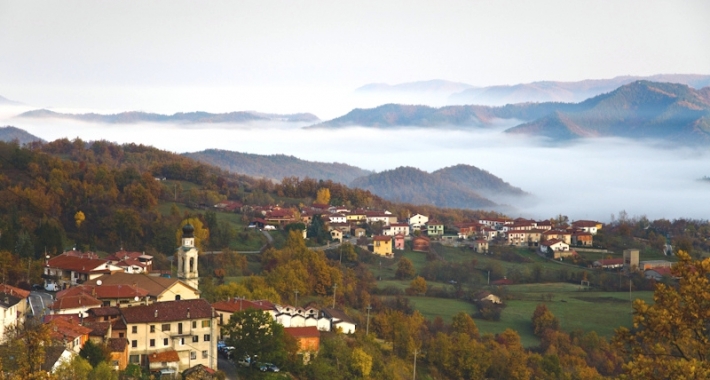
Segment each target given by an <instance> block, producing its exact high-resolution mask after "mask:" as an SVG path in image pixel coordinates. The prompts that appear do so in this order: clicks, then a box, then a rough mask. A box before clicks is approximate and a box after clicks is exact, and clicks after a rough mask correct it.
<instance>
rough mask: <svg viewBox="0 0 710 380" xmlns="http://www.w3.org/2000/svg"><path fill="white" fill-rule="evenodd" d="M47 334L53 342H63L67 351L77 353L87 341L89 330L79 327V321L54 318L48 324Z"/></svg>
mask: <svg viewBox="0 0 710 380" xmlns="http://www.w3.org/2000/svg"><path fill="white" fill-rule="evenodd" d="M48 325H49V334H50V335H51V337H52V339H53V340H54V341H55V342H63V343H64V346H65V347H66V349H67V350H69V351H72V352H74V353H77V354H78V353H79V351H81V348H82V347H84V343H86V341H87V340H89V333H90V332H91V329H90V328H88V327H84V326H81V325H80V324H79V320H78V318H77V320H73V319H65V318H56V319H53V320H52V321H50V322H49V323H48Z"/></svg>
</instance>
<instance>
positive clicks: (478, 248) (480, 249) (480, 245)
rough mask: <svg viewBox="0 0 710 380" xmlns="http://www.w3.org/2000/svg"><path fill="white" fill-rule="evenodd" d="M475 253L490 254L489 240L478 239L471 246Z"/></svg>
mask: <svg viewBox="0 0 710 380" xmlns="http://www.w3.org/2000/svg"><path fill="white" fill-rule="evenodd" d="M471 248H473V251H474V252H477V253H487V252H488V240H486V239H476V240H475V241H474V242H473V244H471Z"/></svg>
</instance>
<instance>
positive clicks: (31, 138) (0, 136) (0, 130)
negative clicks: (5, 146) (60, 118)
mask: <svg viewBox="0 0 710 380" xmlns="http://www.w3.org/2000/svg"><path fill="white" fill-rule="evenodd" d="M0 141H6V142H12V141H17V142H18V143H19V144H20V145H25V144H29V143H32V142H35V141H39V142H46V141H45V140H44V139H42V138H39V137H37V136H35V135H33V134H31V133H29V132H27V131H25V130H24V129H20V128H17V127H13V126H10V125H7V126H4V127H0Z"/></svg>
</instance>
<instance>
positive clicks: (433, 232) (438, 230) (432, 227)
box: [426, 220, 444, 237]
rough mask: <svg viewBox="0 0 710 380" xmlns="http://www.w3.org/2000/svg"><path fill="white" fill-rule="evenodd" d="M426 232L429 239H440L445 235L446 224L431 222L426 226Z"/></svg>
mask: <svg viewBox="0 0 710 380" xmlns="http://www.w3.org/2000/svg"><path fill="white" fill-rule="evenodd" d="M426 232H427V236H429V237H438V236H443V235H444V224H443V223H440V222H438V221H436V220H430V221H429V222H428V223H427V224H426Z"/></svg>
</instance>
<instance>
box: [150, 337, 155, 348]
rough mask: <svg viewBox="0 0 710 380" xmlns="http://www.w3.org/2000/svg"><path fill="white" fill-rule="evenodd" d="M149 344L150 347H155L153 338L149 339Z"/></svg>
mask: <svg viewBox="0 0 710 380" xmlns="http://www.w3.org/2000/svg"><path fill="white" fill-rule="evenodd" d="M150 346H151V347H155V339H151V340H150Z"/></svg>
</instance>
